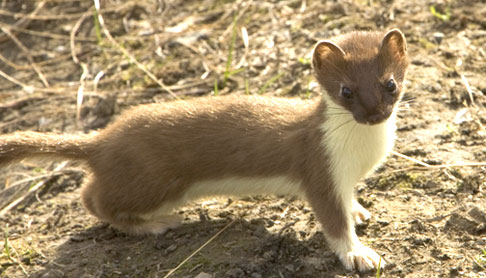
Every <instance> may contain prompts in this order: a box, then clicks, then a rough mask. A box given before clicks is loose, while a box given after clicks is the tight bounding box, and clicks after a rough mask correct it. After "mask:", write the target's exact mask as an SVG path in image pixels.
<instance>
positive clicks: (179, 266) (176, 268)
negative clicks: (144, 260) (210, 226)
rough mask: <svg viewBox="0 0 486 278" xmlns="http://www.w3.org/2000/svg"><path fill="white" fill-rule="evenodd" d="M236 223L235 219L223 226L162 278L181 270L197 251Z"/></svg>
mask: <svg viewBox="0 0 486 278" xmlns="http://www.w3.org/2000/svg"><path fill="white" fill-rule="evenodd" d="M235 221H236V218H235V219H233V220H232V221H231V222H230V223H228V224H227V225H226V226H224V227H223V228H222V229H221V230H219V232H217V233H216V234H215V235H214V236H212V237H211V238H210V239H209V240H208V241H206V242H205V243H204V244H203V245H201V247H199V248H198V249H196V251H194V252H192V254H191V255H189V257H187V258H185V259H184V260H183V261H182V262H181V263H180V264H179V265H177V266H176V267H175V268H173V269H171V270H170V271H169V273H167V274H166V275H165V276H164V277H163V278H168V277H170V276H171V275H172V274H174V272H176V271H177V270H178V269H179V268H181V267H182V266H183V265H184V264H185V263H187V262H188V261H189V260H190V259H191V258H192V257H194V256H195V255H196V254H197V253H199V251H201V250H202V249H203V248H204V247H206V246H207V245H208V244H209V243H211V242H212V241H213V240H214V239H215V238H217V237H218V236H219V235H220V234H221V233H223V232H224V231H225V230H226V229H228V228H229V226H231V225H232V224H233V223H235Z"/></svg>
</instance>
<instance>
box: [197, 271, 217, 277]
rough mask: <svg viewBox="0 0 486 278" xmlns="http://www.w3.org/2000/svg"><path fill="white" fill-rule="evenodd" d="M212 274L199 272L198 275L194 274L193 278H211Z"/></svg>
mask: <svg viewBox="0 0 486 278" xmlns="http://www.w3.org/2000/svg"><path fill="white" fill-rule="evenodd" d="M213 277H214V276H213V275H212V274H208V273H206V272H201V273H199V274H198V275H196V276H195V277H194V278H213Z"/></svg>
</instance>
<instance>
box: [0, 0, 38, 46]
mask: <svg viewBox="0 0 486 278" xmlns="http://www.w3.org/2000/svg"><path fill="white" fill-rule="evenodd" d="M45 4H46V3H45V2H44V1H42V2H40V3H39V5H37V7H36V8H35V9H34V11H32V13H30V15H31V16H35V15H36V14H37V13H38V12H39V11H40V10H41V9H42V8H43V7H44V5H45ZM3 12H5V11H4V10H0V14H2V13H3ZM30 21H31V19H30V18H28V17H25V16H24V17H22V19H20V20H19V21H17V22H15V24H14V25H13V26H11V27H12V28H17V27H25V26H27V25H29V23H30ZM7 39H8V36H7V35H6V34H0V42H3V41H5V40H7Z"/></svg>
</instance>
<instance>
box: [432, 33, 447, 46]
mask: <svg viewBox="0 0 486 278" xmlns="http://www.w3.org/2000/svg"><path fill="white" fill-rule="evenodd" d="M432 36H433V37H434V40H435V42H436V43H437V44H440V43H441V42H442V39H443V38H444V33H441V32H435V33H434V34H432Z"/></svg>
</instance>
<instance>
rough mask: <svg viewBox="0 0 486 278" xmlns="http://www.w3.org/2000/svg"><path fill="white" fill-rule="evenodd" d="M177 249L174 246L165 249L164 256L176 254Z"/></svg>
mask: <svg viewBox="0 0 486 278" xmlns="http://www.w3.org/2000/svg"><path fill="white" fill-rule="evenodd" d="M176 249H177V245H175V244H172V245H171V246H169V247H167V249H165V252H164V254H165V255H167V254H170V253H172V252H174V251H175V250H176Z"/></svg>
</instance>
